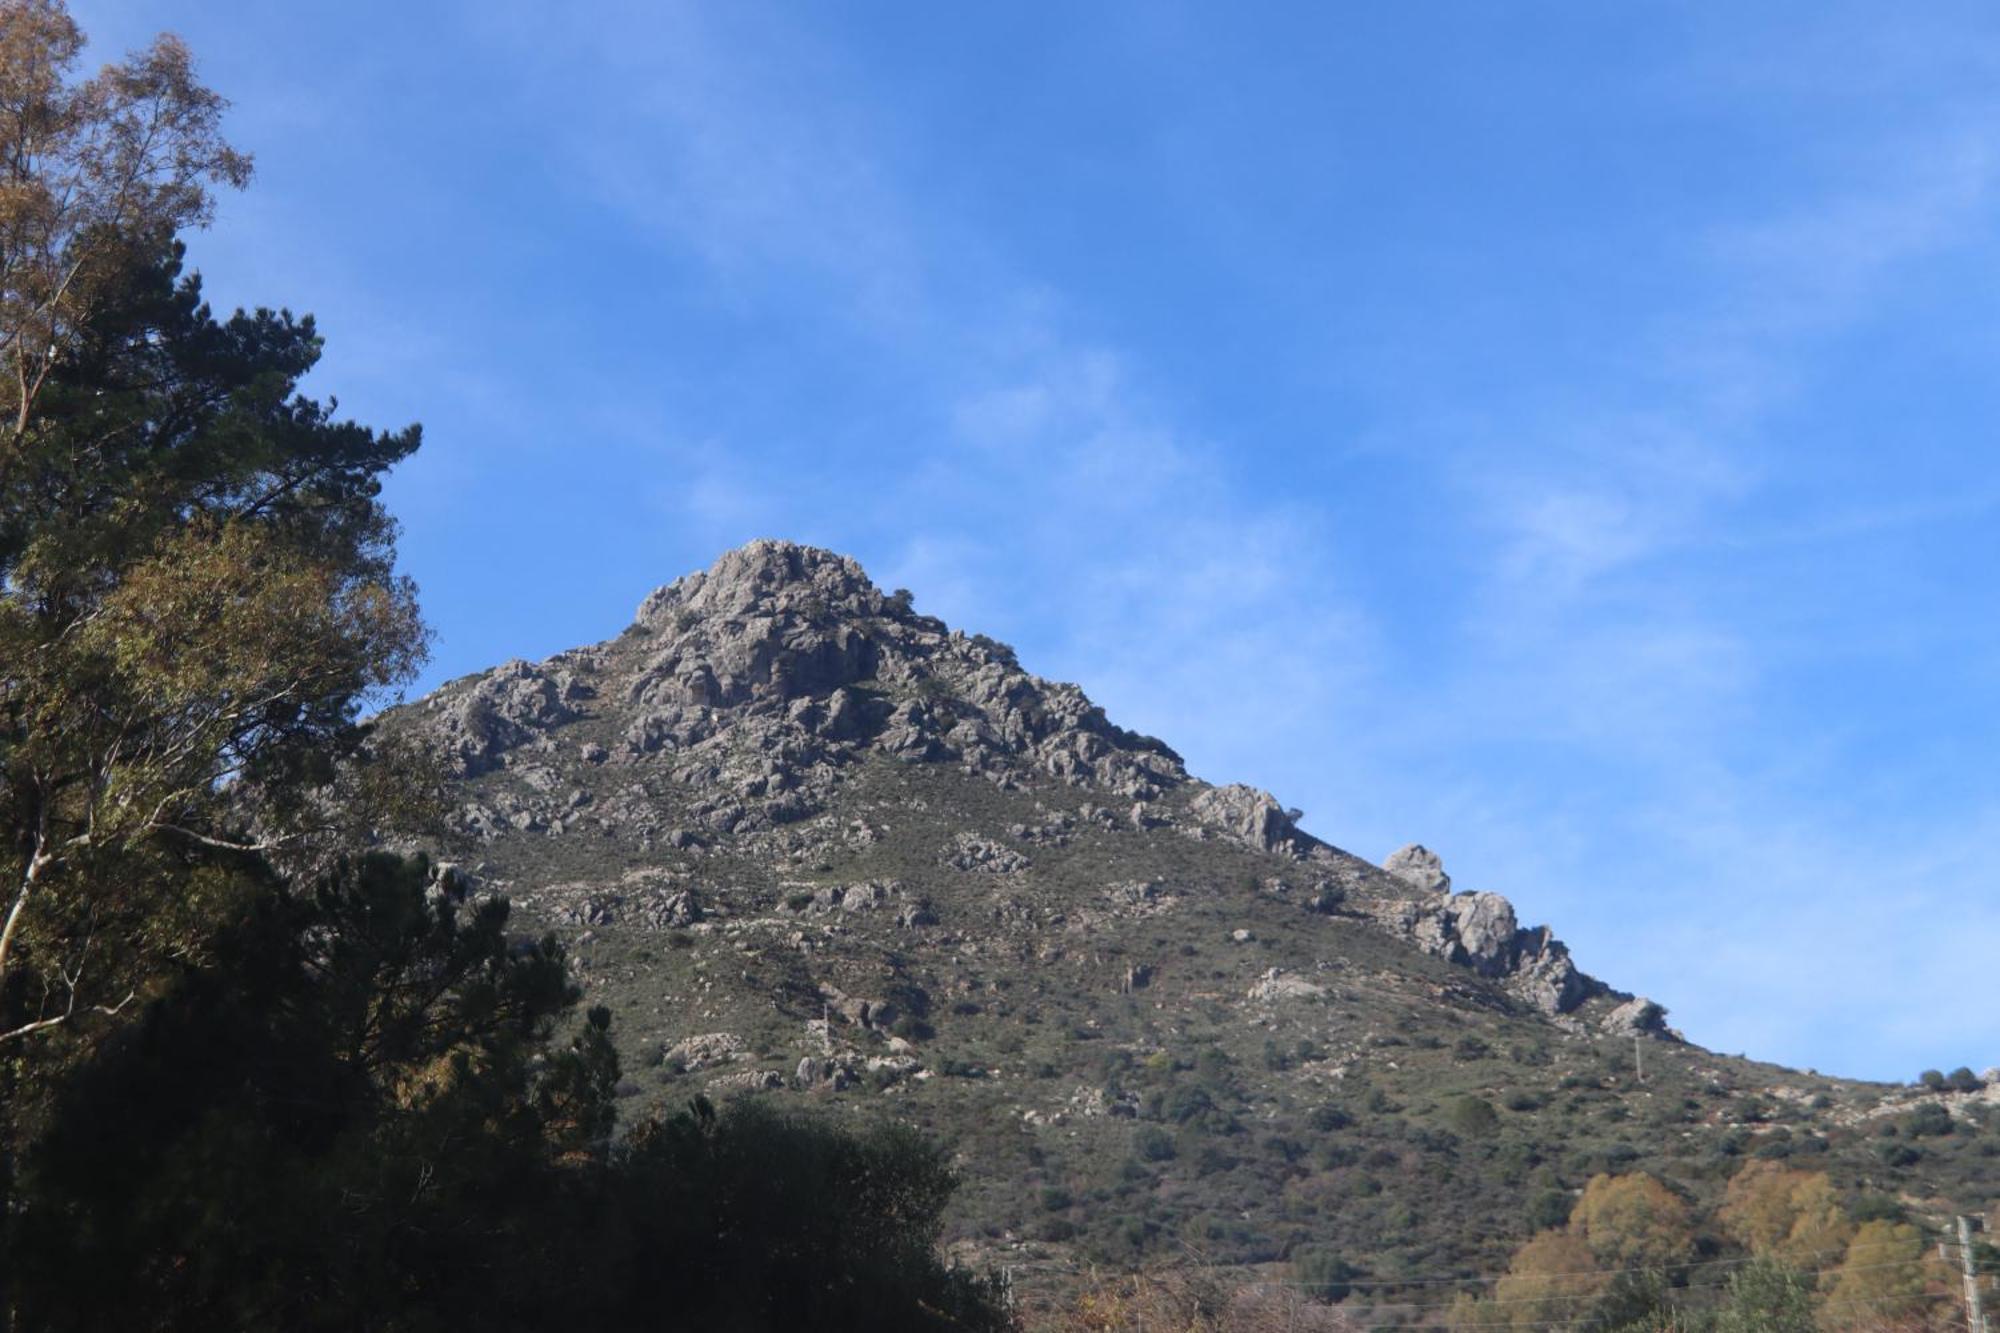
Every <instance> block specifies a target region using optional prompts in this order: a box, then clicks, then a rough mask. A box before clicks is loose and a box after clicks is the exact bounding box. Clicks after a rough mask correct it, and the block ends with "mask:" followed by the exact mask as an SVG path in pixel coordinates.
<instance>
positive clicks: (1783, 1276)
mask: <svg viewBox="0 0 2000 1333" xmlns="http://www.w3.org/2000/svg"><path fill="white" fill-rule="evenodd" d="M1817 1328H1818V1324H1817V1323H1816V1322H1815V1320H1814V1318H1813V1284H1812V1279H1811V1278H1809V1277H1807V1276H1806V1275H1804V1274H1803V1273H1800V1272H1798V1271H1797V1270H1796V1269H1793V1268H1789V1267H1787V1266H1786V1265H1784V1264H1781V1263H1778V1262H1777V1261H1775V1260H1771V1259H1755V1260H1752V1261H1751V1262H1750V1263H1748V1264H1745V1265H1744V1266H1743V1267H1742V1268H1739V1269H1737V1270H1736V1272H1735V1273H1733V1274H1732V1275H1731V1276H1730V1279H1729V1287H1728V1291H1727V1293H1726V1295H1725V1296H1724V1299H1723V1302H1722V1305H1721V1308H1720V1309H1718V1310H1717V1311H1716V1316H1715V1329H1716V1333H1814V1331H1815V1330H1816V1329H1817Z"/></svg>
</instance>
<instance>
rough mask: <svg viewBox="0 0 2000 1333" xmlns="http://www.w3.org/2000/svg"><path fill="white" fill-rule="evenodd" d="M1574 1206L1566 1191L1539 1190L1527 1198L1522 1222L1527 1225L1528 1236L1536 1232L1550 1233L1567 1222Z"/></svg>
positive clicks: (1574, 1202) (1573, 1201)
mask: <svg viewBox="0 0 2000 1333" xmlns="http://www.w3.org/2000/svg"><path fill="white" fill-rule="evenodd" d="M1575 1206H1576V1201H1575V1200H1574V1199H1572V1198H1571V1197H1570V1196H1569V1193H1568V1191H1566V1190H1558V1189H1545V1190H1539V1191H1537V1192H1536V1193H1535V1194H1533V1195H1532V1196H1530V1197H1529V1199H1528V1206H1527V1208H1526V1209H1524V1210H1523V1213H1522V1220H1523V1221H1525V1222H1526V1223H1527V1230H1528V1233H1529V1234H1530V1235H1533V1234H1534V1233H1535V1232H1538V1231H1552V1230H1554V1229H1555V1228H1557V1227H1560V1226H1562V1225H1564V1224H1565V1223H1567V1222H1568V1221H1569V1214H1570V1209H1572V1208H1574V1207H1575Z"/></svg>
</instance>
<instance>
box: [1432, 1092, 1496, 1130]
mask: <svg viewBox="0 0 2000 1333" xmlns="http://www.w3.org/2000/svg"><path fill="white" fill-rule="evenodd" d="M1444 1118H1445V1123H1446V1124H1448V1125H1450V1126H1451V1127H1452V1129H1453V1130H1455V1131H1457V1132H1458V1133H1460V1134H1463V1135H1465V1136H1466V1137H1467V1138H1474V1139H1477V1138H1485V1137H1486V1136H1487V1135H1489V1134H1491V1133H1493V1131H1494V1130H1496V1129H1498V1128H1499V1127H1500V1116H1499V1114H1498V1113H1496V1112H1495V1111H1494V1109H1493V1107H1492V1105H1491V1103H1488V1102H1486V1101H1483V1100H1482V1099H1480V1098H1478V1097H1460V1098H1459V1099H1458V1100H1457V1101H1455V1102H1453V1103H1452V1104H1451V1105H1450V1106H1449V1107H1447V1108H1446V1109H1445V1113H1444Z"/></svg>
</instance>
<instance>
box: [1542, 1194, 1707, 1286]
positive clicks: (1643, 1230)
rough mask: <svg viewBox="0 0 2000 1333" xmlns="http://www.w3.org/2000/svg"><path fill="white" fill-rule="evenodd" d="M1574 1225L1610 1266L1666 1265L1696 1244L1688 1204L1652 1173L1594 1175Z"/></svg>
mask: <svg viewBox="0 0 2000 1333" xmlns="http://www.w3.org/2000/svg"><path fill="white" fill-rule="evenodd" d="M1570 1229H1571V1230H1572V1231H1574V1232H1576V1233H1578V1234H1579V1235H1581V1236H1582V1237H1583V1238H1584V1239H1585V1241H1586V1242H1587V1243H1588V1244H1589V1246H1590V1252H1591V1253H1592V1254H1593V1255H1595V1256H1596V1258H1597V1259H1598V1260H1599V1261H1600V1262H1601V1263H1603V1264H1604V1265H1605V1266H1606V1267H1608V1268H1667V1267H1669V1266H1671V1265H1674V1264H1677V1263H1680V1262H1681V1261H1683V1260H1684V1259H1686V1258H1687V1255H1688V1252H1689V1251H1690V1250H1691V1249H1692V1248H1693V1245H1694V1228H1693V1224H1692V1221H1691V1219H1690V1217H1689V1215H1688V1206H1687V1204H1686V1203H1685V1202H1683V1201H1682V1199H1681V1198H1680V1196H1679V1195H1677V1194H1675V1193H1674V1192H1673V1191H1672V1190H1669V1189H1668V1188H1667V1187H1666V1186H1665V1185H1662V1184H1661V1183H1660V1182H1659V1181H1657V1180H1655V1179H1653V1178H1652V1177H1651V1176H1648V1175H1629V1176H1602V1175H1600V1176H1592V1177H1591V1178H1590V1180H1589V1182H1588V1183H1587V1184H1585V1186H1584V1188H1583V1197H1582V1198H1580V1199H1578V1200H1577V1203H1576V1209H1575V1210H1574V1211H1573V1212H1572V1213H1571V1214H1570Z"/></svg>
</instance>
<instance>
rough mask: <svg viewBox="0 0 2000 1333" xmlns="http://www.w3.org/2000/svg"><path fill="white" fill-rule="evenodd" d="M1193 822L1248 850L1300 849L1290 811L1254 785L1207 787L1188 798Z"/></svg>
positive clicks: (1302, 847)
mask: <svg viewBox="0 0 2000 1333" xmlns="http://www.w3.org/2000/svg"><path fill="white" fill-rule="evenodd" d="M1188 814H1189V815H1190V816H1191V817H1192V818H1193V819H1194V820H1195V821H1196V823H1197V826H1198V827H1200V828H1202V829H1205V830H1212V831H1214V832H1216V833H1219V834H1221V835H1222V836H1223V837H1225V838H1229V839H1231V840H1232V841H1235V842H1239V843H1241V844H1243V845H1244V846H1245V847H1248V848H1250V849H1251V850H1252V851H1259V852H1290V851H1294V850H1297V851H1304V850H1305V848H1304V846H1303V844H1302V840H1301V838H1300V834H1299V831H1298V829H1297V828H1295V827H1294V826H1293V824H1292V818H1291V815H1290V814H1289V813H1288V812H1287V811H1286V809H1285V807H1284V806H1282V805H1279V804H1278V799H1277V798H1276V797H1275V796H1273V795H1271V793H1269V792H1267V791H1258V790H1257V789H1256V788H1255V787H1245V786H1243V785H1241V784H1240V783H1238V784H1232V785H1230V786H1227V787H1210V788H1208V789H1207V790H1205V791H1203V792H1201V793H1200V794H1199V795H1197V796H1196V797H1195V798H1194V799H1193V800H1191V801H1189V802H1188Z"/></svg>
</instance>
